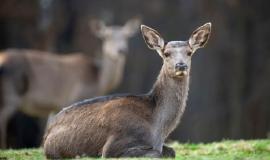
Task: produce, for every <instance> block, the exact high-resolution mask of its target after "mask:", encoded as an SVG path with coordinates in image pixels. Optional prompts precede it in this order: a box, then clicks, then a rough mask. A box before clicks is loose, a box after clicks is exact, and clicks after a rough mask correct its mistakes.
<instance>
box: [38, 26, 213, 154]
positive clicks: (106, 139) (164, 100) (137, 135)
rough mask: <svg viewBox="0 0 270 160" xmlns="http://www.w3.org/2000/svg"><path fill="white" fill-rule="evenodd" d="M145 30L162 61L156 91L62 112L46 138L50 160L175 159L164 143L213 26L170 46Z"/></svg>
mask: <svg viewBox="0 0 270 160" xmlns="http://www.w3.org/2000/svg"><path fill="white" fill-rule="evenodd" d="M141 31H142V34H143V38H144V40H145V42H146V44H147V45H148V47H149V48H150V49H154V50H156V51H157V52H158V54H159V55H160V56H161V57H162V59H163V66H162V68H161V71H160V74H159V76H158V79H157V81H156V82H155V84H154V86H153V88H152V90H151V91H150V92H149V93H147V94H143V95H111V96H105V97H98V98H94V99H90V100H85V101H81V102H78V103H75V104H74V105H71V106H70V107H67V108H65V109H63V110H62V111H61V112H59V113H58V114H57V115H56V117H55V119H54V120H52V122H51V123H50V124H49V127H48V129H47V131H46V133H45V136H44V144H43V147H44V151H45V154H46V156H47V158H71V157H75V156H92V157H97V156H102V157H174V156H175V152H174V150H173V149H172V148H169V147H167V146H165V145H164V142H165V139H166V138H167V137H168V135H169V134H170V133H171V132H172V131H173V130H174V129H175V127H176V126H177V124H178V123H179V121H180V118H181V117H182V114H183V112H184V110H185V106H186V100H187V96H188V89H189V73H190V68H191V56H192V55H193V54H194V52H195V51H196V50H197V49H198V48H202V47H204V46H205V44H206V43H207V41H208V39H209V36H210V32H211V23H206V24H205V25H203V26H201V27H199V28H198V29H196V30H195V31H194V32H193V33H192V35H191V37H190V39H189V40H188V41H170V42H168V43H165V41H164V40H163V38H162V37H161V36H160V34H159V33H158V32H157V31H156V30H154V29H152V28H149V27H147V26H144V25H142V26H141Z"/></svg>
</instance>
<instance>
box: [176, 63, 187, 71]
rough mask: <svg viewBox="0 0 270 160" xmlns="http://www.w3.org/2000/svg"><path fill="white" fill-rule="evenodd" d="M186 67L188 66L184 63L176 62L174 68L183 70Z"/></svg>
mask: <svg viewBox="0 0 270 160" xmlns="http://www.w3.org/2000/svg"><path fill="white" fill-rule="evenodd" d="M187 68H188V66H187V65H186V64H185V63H182V62H181V63H177V64H176V65H175V70H176V71H185V70H187Z"/></svg>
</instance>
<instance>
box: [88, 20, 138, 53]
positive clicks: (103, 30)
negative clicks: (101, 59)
mask: <svg viewBox="0 0 270 160" xmlns="http://www.w3.org/2000/svg"><path fill="white" fill-rule="evenodd" d="M139 25H140V19H138V18H133V19H131V20H129V21H127V22H126V24H124V25H123V26H106V24H105V23H104V22H103V21H101V20H93V21H91V22H90V27H91V30H92V32H93V33H94V34H95V35H96V36H97V37H98V38H100V39H102V40H103V45H102V50H103V54H105V56H111V57H113V58H118V57H119V56H124V55H125V54H126V53H128V39H129V38H130V37H132V36H133V35H134V34H135V33H136V32H137V31H138V28H139Z"/></svg>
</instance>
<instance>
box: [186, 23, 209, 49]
mask: <svg viewBox="0 0 270 160" xmlns="http://www.w3.org/2000/svg"><path fill="white" fill-rule="evenodd" d="M210 33H211V23H206V24H204V25H202V26H201V27H199V28H197V29H196V30H195V31H193V33H192V34H191V36H190V38H189V40H188V42H189V45H190V47H191V48H192V49H193V50H194V51H195V50H196V49H198V48H202V47H204V46H205V45H206V43H207V41H208V39H209V37H210Z"/></svg>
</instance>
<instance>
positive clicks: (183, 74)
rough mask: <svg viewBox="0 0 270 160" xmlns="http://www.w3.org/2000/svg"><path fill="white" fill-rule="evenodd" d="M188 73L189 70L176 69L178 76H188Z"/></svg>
mask: <svg viewBox="0 0 270 160" xmlns="http://www.w3.org/2000/svg"><path fill="white" fill-rule="evenodd" d="M186 75H187V71H176V72H175V76H176V77H180V78H181V77H184V76H186Z"/></svg>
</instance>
